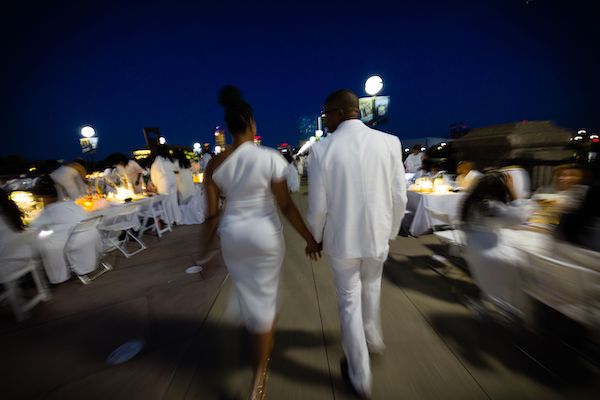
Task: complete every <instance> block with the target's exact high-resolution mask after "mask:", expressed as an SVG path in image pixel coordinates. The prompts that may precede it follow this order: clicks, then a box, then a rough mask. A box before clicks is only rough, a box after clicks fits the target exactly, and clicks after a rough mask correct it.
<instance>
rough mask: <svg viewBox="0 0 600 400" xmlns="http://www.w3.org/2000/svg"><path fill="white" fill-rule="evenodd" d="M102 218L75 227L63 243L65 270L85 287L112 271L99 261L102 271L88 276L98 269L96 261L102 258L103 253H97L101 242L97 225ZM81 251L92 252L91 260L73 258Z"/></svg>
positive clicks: (109, 266) (106, 264)
mask: <svg viewBox="0 0 600 400" xmlns="http://www.w3.org/2000/svg"><path fill="white" fill-rule="evenodd" d="M102 218H103V216H97V217H93V218H88V219H85V220H83V221H81V222H80V223H78V224H77V225H75V227H73V229H71V231H70V232H69V236H68V238H67V241H66V243H65V248H64V255H65V261H66V263H67V268H69V269H70V270H71V271H72V272H73V273H74V274H75V275H76V276H77V277H78V278H79V280H80V281H81V282H82V283H83V284H84V285H87V284H88V283H90V282H91V281H93V280H94V279H96V278H98V277H99V276H100V275H102V274H104V273H105V272H107V271H110V270H112V266H111V265H110V264H108V263H106V262H104V261H101V262H100V265H101V267H102V269H100V270H99V271H98V272H97V273H95V274H94V275H92V276H90V275H88V274H90V273H91V272H93V271H95V270H96V269H98V268H97V267H98V260H101V259H102V256H103V252H102V251H101V250H100V251H99V247H100V246H101V245H102V242H101V236H100V232H99V230H98V225H99V224H100V222H101V221H102ZM81 249H84V250H88V251H93V253H92V254H93V255H94V256H93V259H92V260H89V259H88V260H81V257H75V256H74V254H73V253H74V252H76V251H78V250H81Z"/></svg>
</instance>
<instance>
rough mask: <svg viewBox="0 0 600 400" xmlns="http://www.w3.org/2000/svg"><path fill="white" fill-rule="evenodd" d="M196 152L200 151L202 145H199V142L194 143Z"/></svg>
mask: <svg viewBox="0 0 600 400" xmlns="http://www.w3.org/2000/svg"><path fill="white" fill-rule="evenodd" d="M194 150H196V151H198V150H200V143H198V142H196V143H194Z"/></svg>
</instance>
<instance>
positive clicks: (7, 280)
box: [0, 232, 50, 321]
mask: <svg viewBox="0 0 600 400" xmlns="http://www.w3.org/2000/svg"><path fill="white" fill-rule="evenodd" d="M34 235H35V232H27V233H22V234H19V235H17V236H16V237H15V238H14V239H12V240H11V241H10V242H8V243H7V244H6V245H5V246H4V248H3V249H2V250H1V251H0V284H2V286H3V287H4V292H3V293H1V294H0V301H1V300H4V299H8V302H9V303H10V306H11V308H12V310H13V313H14V314H15V317H16V319H17V321H23V320H24V319H25V318H27V314H28V312H29V310H31V309H32V308H33V307H35V306H36V305H37V304H38V303H39V302H41V301H47V300H50V293H49V291H48V289H47V287H46V285H45V282H44V281H43V277H42V275H41V274H40V273H39V267H40V265H41V263H40V261H39V259H37V258H31V257H27V258H26V257H11V255H10V254H9V251H10V252H13V253H14V252H15V249H18V248H20V247H24V246H29V244H30V243H31V242H32V241H33V240H34V239H35V236H34ZM29 273H30V274H31V276H32V277H33V282H34V284H35V287H36V290H37V294H36V295H35V296H34V297H32V298H31V299H29V300H28V301H26V302H25V303H24V304H23V303H22V302H21V301H19V299H18V296H17V283H18V281H19V279H21V278H22V277H23V276H25V275H27V274H29Z"/></svg>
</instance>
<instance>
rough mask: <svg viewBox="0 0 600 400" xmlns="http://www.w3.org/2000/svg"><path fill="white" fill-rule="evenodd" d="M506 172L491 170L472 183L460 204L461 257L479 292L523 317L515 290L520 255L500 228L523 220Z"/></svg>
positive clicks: (520, 297)
mask: <svg viewBox="0 0 600 400" xmlns="http://www.w3.org/2000/svg"><path fill="white" fill-rule="evenodd" d="M524 202H525V200H518V197H517V193H516V190H515V188H514V183H513V180H512V177H511V175H510V174H507V173H503V172H491V173H487V174H485V175H484V176H483V177H482V178H481V179H479V181H478V182H477V183H476V185H475V187H474V188H473V190H472V192H471V194H469V196H468V197H467V198H466V200H465V202H464V204H463V207H462V215H461V217H462V221H463V223H464V232H465V238H466V246H465V259H466V261H467V264H468V265H469V270H470V271H471V273H472V275H473V278H474V280H475V282H476V283H477V285H478V286H479V287H480V289H481V290H482V292H483V293H484V294H485V295H486V296H487V297H488V298H489V299H490V300H492V301H493V302H494V303H495V304H496V305H498V306H500V307H502V308H503V309H504V310H506V311H509V312H511V313H514V314H516V315H519V316H523V315H525V314H526V312H527V306H528V304H529V302H528V299H527V297H526V296H525V294H524V293H523V292H522V291H521V290H520V289H519V287H520V286H519V276H518V266H519V265H522V263H523V262H524V260H525V256H524V254H522V253H521V252H520V251H519V250H518V249H515V248H514V247H512V246H511V245H510V244H508V243H506V242H505V241H504V239H503V236H502V235H500V234H499V230H500V229H501V228H505V227H509V226H513V225H519V224H521V223H524V222H525V221H526V220H527V217H528V214H527V210H526V207H523V204H524Z"/></svg>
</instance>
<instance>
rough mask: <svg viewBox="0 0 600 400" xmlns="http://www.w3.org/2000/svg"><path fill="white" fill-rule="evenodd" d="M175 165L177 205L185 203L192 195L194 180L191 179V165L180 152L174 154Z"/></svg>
mask: <svg viewBox="0 0 600 400" xmlns="http://www.w3.org/2000/svg"><path fill="white" fill-rule="evenodd" d="M175 158H176V159H175V165H176V166H177V171H179V173H178V174H177V197H178V199H179V204H185V203H187V202H188V201H189V200H190V199H191V198H192V196H193V194H194V190H195V187H194V178H193V177H192V164H191V163H190V160H188V158H187V157H186V156H185V153H184V152H183V151H182V150H178V151H176V152H175Z"/></svg>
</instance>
